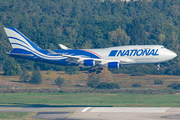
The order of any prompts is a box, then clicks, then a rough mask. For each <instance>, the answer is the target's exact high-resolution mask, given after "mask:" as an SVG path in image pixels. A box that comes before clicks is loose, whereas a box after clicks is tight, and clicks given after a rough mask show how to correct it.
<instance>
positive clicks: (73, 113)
mask: <svg viewBox="0 0 180 120" xmlns="http://www.w3.org/2000/svg"><path fill="white" fill-rule="evenodd" d="M75 113H76V111H75V112H73V113H71V114H70V115H68V116H67V117H68V118H69V117H71V116H72V115H73V114H75Z"/></svg>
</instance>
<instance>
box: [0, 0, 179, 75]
mask: <svg viewBox="0 0 180 120" xmlns="http://www.w3.org/2000/svg"><path fill="white" fill-rule="evenodd" d="M179 8H180V1H179V0H152V1H150V2H149V1H148V0H139V1H130V2H124V1H121V0H116V1H110V0H105V1H101V0H58V1H56V0H38V1H36V0H32V1H29V0H6V1H0V28H1V29H0V49H1V50H0V63H1V64H3V65H4V70H6V69H7V68H6V67H7V66H6V65H7V63H6V61H8V60H10V59H12V58H10V57H8V56H7V55H5V52H7V51H10V50H12V48H11V46H10V44H9V42H8V39H7V37H6V35H5V32H4V30H3V27H15V28H17V29H18V30H19V31H21V32H22V33H23V34H24V35H26V36H27V37H28V38H30V39H31V40H32V41H33V42H34V43H36V44H37V45H38V46H40V47H41V48H42V49H59V47H58V44H60V43H61V44H64V45H66V46H68V47H70V48H73V49H82V48H84V49H85V48H105V47H113V46H121V45H156V44H160V45H164V46H165V47H166V48H168V49H170V50H173V51H174V52H176V53H177V54H178V55H179V53H178V51H179V38H180V34H179V32H180V30H179V26H180V9H179ZM11 63H12V66H13V67H12V69H16V70H18V69H20V68H19V67H21V68H26V69H27V70H33V68H34V66H39V67H40V69H41V70H49V69H53V70H64V71H67V72H69V73H70V74H71V73H72V74H73V73H78V72H77V71H78V70H85V69H83V68H79V67H64V66H57V65H50V64H46V63H39V62H33V61H28V60H22V59H13V60H11ZM179 69H180V64H179V57H177V58H176V59H174V60H171V61H168V62H165V63H162V64H161V70H160V71H156V64H153V65H140V66H137V65H128V66H123V67H121V68H120V69H110V71H111V72H113V73H132V72H137V71H139V72H142V73H146V74H168V75H180V70H179ZM12 74H16V73H12ZM17 74H18V73H17Z"/></svg>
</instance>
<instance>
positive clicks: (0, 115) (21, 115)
mask: <svg viewBox="0 0 180 120" xmlns="http://www.w3.org/2000/svg"><path fill="white" fill-rule="evenodd" d="M29 114H31V113H27V112H0V119H1V120H4V119H10V120H14V119H16V120H19V119H25V118H26V116H27V115H29Z"/></svg>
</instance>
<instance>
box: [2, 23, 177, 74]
mask: <svg viewBox="0 0 180 120" xmlns="http://www.w3.org/2000/svg"><path fill="white" fill-rule="evenodd" d="M4 29H5V32H6V34H7V37H8V39H9V41H10V43H11V46H12V48H13V51H9V52H6V53H7V54H9V55H10V56H12V57H18V58H23V59H28V60H34V61H39V62H46V63H52V64H56V65H68V66H81V67H85V68H91V70H90V72H96V73H97V74H98V73H100V72H101V70H102V69H103V67H108V68H119V66H120V65H127V64H148V63H161V62H165V61H168V60H171V59H173V58H175V57H176V56H177V54H176V53H174V52H173V51H171V50H168V49H166V48H164V46H162V45H129V46H118V47H110V48H102V49H71V48H68V47H66V46H64V45H62V44H59V46H60V47H61V49H62V50H43V49H41V48H39V47H38V46H37V45H35V44H34V43H33V42H32V41H31V40H29V39H28V38H27V37H26V36H25V35H23V34H22V33H21V32H19V31H18V30H16V29H15V28H13V27H5V28H4ZM97 66H98V67H97ZM158 69H159V65H158Z"/></svg>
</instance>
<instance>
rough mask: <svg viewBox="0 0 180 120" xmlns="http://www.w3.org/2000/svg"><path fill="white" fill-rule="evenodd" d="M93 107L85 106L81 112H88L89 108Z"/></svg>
mask: <svg viewBox="0 0 180 120" xmlns="http://www.w3.org/2000/svg"><path fill="white" fill-rule="evenodd" d="M91 108H92V107H87V108H84V109H83V110H82V111H81V112H86V111H88V110H89V109H91Z"/></svg>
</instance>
